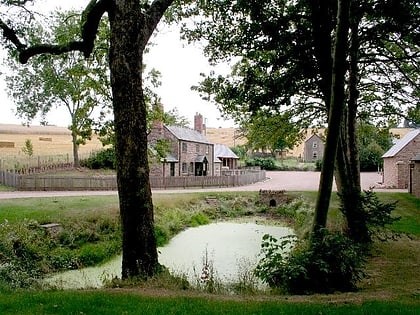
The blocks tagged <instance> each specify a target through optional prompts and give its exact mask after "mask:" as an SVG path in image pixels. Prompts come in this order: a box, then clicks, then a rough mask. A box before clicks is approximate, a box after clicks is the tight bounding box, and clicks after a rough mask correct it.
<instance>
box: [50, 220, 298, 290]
mask: <svg viewBox="0 0 420 315" xmlns="http://www.w3.org/2000/svg"><path fill="white" fill-rule="evenodd" d="M264 234H270V235H272V236H274V237H276V238H280V237H282V236H285V235H289V234H293V231H292V230H291V229H289V228H286V227H281V226H267V225H257V224H255V223H230V222H222V223H213V224H209V225H204V226H200V227H196V228H190V229H188V230H186V231H184V232H182V233H180V234H178V235H177V236H175V237H174V238H173V239H172V240H171V241H170V242H169V244H168V245H166V246H164V247H161V248H159V249H158V250H159V262H160V263H161V264H163V265H165V266H166V267H168V268H169V270H171V271H172V272H174V273H175V274H184V275H186V276H187V278H188V279H190V280H193V279H197V277H199V276H200V274H201V270H202V267H203V260H204V259H205V257H206V255H208V260H209V261H210V262H211V264H212V266H213V268H214V270H215V271H216V274H217V276H218V278H219V279H220V280H221V281H222V282H229V281H232V280H236V279H237V276H238V273H239V272H240V271H241V268H243V265H244V264H245V265H247V267H249V266H251V267H253V266H255V264H256V262H257V256H258V253H259V252H260V247H261V241H262V237H263V235H264ZM120 274H121V256H119V257H116V258H115V259H113V260H112V261H110V262H108V263H107V264H105V265H103V266H99V267H91V268H85V269H82V270H72V271H68V272H64V273H61V274H59V275H57V276H55V277H52V278H50V279H48V283H50V284H55V285H57V286H58V287H62V288H73V289H74V288H89V287H101V286H102V282H103V280H104V279H111V278H114V277H120Z"/></svg>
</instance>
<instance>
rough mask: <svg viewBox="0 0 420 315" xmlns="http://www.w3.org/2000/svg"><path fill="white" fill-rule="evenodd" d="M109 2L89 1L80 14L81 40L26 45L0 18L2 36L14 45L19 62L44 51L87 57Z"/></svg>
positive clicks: (101, 0) (24, 61) (102, 0)
mask: <svg viewBox="0 0 420 315" xmlns="http://www.w3.org/2000/svg"><path fill="white" fill-rule="evenodd" d="M110 3H111V0H91V1H90V2H89V4H88V5H87V7H86V8H85V10H84V11H83V15H82V31H81V33H82V41H69V42H68V43H65V44H61V45H55V44H38V45H33V46H30V47H28V46H27V45H26V44H24V43H22V42H21V41H20V39H19V37H18V36H17V34H16V31H15V30H14V29H12V28H10V27H9V26H8V25H7V24H6V23H4V21H2V20H1V19H0V29H1V30H3V36H4V37H5V38H6V39H7V40H8V41H10V42H11V43H13V44H14V45H15V47H16V49H17V51H18V52H19V61H20V62H21V63H26V62H28V60H29V59H30V58H31V57H33V56H35V55H39V54H44V53H48V54H52V55H60V54H63V53H66V52H70V51H80V52H82V53H83V54H84V56H85V57H89V56H90V54H91V53H92V51H93V47H94V41H95V38H96V34H97V33H98V26H99V22H100V20H101V18H102V16H103V14H104V13H105V12H106V11H107V10H108V8H109V4H110Z"/></svg>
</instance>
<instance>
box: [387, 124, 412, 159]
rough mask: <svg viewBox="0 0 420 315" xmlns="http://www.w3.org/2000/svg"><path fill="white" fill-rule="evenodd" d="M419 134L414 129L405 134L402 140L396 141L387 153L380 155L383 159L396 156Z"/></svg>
mask: <svg viewBox="0 0 420 315" xmlns="http://www.w3.org/2000/svg"><path fill="white" fill-rule="evenodd" d="M419 134H420V129H415V130H412V131H410V132H409V133H407V134H406V135H405V136H404V137H403V138H402V139H400V140H398V141H397V142H396V143H395V144H394V145H393V146H392V147H391V149H389V150H388V151H387V152H385V153H384V155H382V157H383V158H389V157H394V156H395V155H397V154H398V153H399V152H400V151H401V150H402V149H404V147H405V146H406V145H407V144H409V143H410V142H411V141H413V139H414V138H415V137H417V136H418V135H419Z"/></svg>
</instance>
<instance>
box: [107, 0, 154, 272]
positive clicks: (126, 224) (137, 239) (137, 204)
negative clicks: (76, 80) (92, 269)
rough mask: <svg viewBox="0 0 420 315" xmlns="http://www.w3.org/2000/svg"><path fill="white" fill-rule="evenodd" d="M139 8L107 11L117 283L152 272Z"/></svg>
mask: <svg viewBox="0 0 420 315" xmlns="http://www.w3.org/2000/svg"><path fill="white" fill-rule="evenodd" d="M139 3H140V2H139V1H136V0H134V1H115V3H114V6H113V7H112V8H111V9H110V11H109V20H110V33H111V34H110V36H111V38H110V43H111V45H110V54H109V59H110V71H111V85H112V93H113V109H114V124H115V153H116V160H117V180H118V195H119V203H120V216H121V224H122V235H123V253H122V278H123V279H126V278H130V277H136V276H141V277H144V278H147V277H150V276H152V275H153V274H154V273H155V272H156V269H157V267H158V255H157V249H156V240H155V236H154V227H153V225H154V222H153V221H154V219H153V204H152V194H151V188H150V182H149V163H148V157H147V133H146V104H145V101H144V97H143V87H142V70H143V69H142V68H143V50H144V47H145V42H144V40H145V32H146V30H145V17H144V15H143V14H142V13H141V8H140V4H139ZM147 39H148V37H147ZM147 39H146V42H147Z"/></svg>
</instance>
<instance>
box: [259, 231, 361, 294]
mask: <svg viewBox="0 0 420 315" xmlns="http://www.w3.org/2000/svg"><path fill="white" fill-rule="evenodd" d="M293 245H295V246H294V248H293V249H292V250H291V251H290V252H289V253H287V250H288V249H289V248H290V247H291V246H293ZM261 247H262V250H261V254H262V256H263V258H262V259H261V260H260V261H259V263H258V265H257V267H256V270H255V273H256V275H257V276H258V277H259V278H260V279H261V280H263V281H265V282H266V283H267V284H268V285H269V286H270V287H274V288H279V289H281V290H284V291H285V292H287V293H291V294H311V293H332V292H334V291H351V290H354V289H355V288H356V283H357V282H358V281H360V280H361V278H362V277H363V276H364V272H363V265H364V257H365V256H364V255H363V254H362V249H361V248H360V247H359V246H358V245H355V244H354V243H353V242H352V241H351V240H350V239H349V238H347V237H345V236H344V235H343V234H341V233H339V232H334V233H333V232H329V231H328V230H327V229H323V230H321V231H320V232H319V234H318V235H313V236H312V240H311V241H309V240H306V241H300V242H299V241H296V237H294V236H288V237H286V238H283V239H282V240H281V241H280V243H278V240H277V239H275V238H274V237H272V236H270V235H265V236H264V237H263V243H262V245H261Z"/></svg>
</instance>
